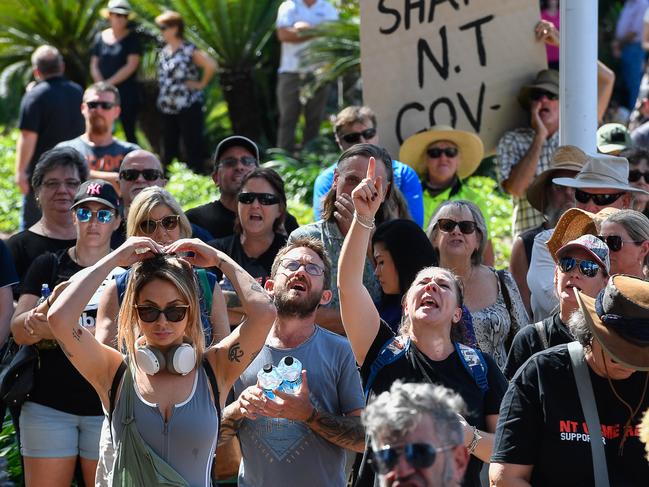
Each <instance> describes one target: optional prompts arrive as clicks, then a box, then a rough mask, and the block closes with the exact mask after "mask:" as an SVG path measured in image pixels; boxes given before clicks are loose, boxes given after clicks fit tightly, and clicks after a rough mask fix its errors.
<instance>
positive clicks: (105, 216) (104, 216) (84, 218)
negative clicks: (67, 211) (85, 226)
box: [75, 207, 113, 223]
mask: <svg viewBox="0 0 649 487" xmlns="http://www.w3.org/2000/svg"><path fill="white" fill-rule="evenodd" d="M75 212H76V215H77V220H79V221H80V222H81V223H86V222H88V221H90V219H91V218H92V215H97V221H98V222H99V223H110V222H111V221H112V219H113V212H112V211H110V210H97V211H92V210H91V209H89V208H84V207H80V208H77V209H76V210H75Z"/></svg>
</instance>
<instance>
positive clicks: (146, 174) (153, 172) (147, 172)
mask: <svg viewBox="0 0 649 487" xmlns="http://www.w3.org/2000/svg"><path fill="white" fill-rule="evenodd" d="M140 174H141V175H142V177H143V178H144V179H145V181H155V180H156V179H162V172H160V171H158V170H157V169H142V170H139V169H124V170H123V171H120V172H119V178H120V179H123V180H124V181H135V180H136V179H137V178H139V177H140Z"/></svg>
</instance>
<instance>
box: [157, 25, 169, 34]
mask: <svg viewBox="0 0 649 487" xmlns="http://www.w3.org/2000/svg"><path fill="white" fill-rule="evenodd" d="M168 28H169V26H168V25H164V24H161V25H159V26H158V29H160V30H161V31H162V32H164V31H165V30H167V29H168Z"/></svg>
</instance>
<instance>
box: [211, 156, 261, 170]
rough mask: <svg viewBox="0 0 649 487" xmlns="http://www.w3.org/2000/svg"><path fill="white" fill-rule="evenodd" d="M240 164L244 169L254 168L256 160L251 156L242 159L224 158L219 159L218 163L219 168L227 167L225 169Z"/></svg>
mask: <svg viewBox="0 0 649 487" xmlns="http://www.w3.org/2000/svg"><path fill="white" fill-rule="evenodd" d="M239 162H241V164H242V165H243V166H246V167H251V166H256V165H257V159H256V158H255V157H252V156H243V157H226V158H225V159H221V160H220V161H219V164H218V165H219V166H223V167H227V168H232V167H236V165H237V164H238V163H239Z"/></svg>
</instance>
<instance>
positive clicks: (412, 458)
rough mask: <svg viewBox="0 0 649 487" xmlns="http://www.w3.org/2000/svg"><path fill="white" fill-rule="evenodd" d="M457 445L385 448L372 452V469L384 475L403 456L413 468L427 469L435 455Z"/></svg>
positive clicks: (425, 444)
mask: <svg viewBox="0 0 649 487" xmlns="http://www.w3.org/2000/svg"><path fill="white" fill-rule="evenodd" d="M456 446H457V445H447V446H441V447H435V446H433V445H431V444H429V443H407V444H405V445H403V446H399V447H392V446H389V445H388V446H385V447H383V448H381V449H380V450H374V451H372V467H373V468H374V470H375V471H376V472H377V473H379V474H381V475H385V474H387V473H388V472H389V471H390V470H392V469H393V468H394V467H395V466H396V465H397V463H398V462H399V457H400V456H401V455H405V457H406V461H407V462H408V463H409V464H410V465H411V466H412V467H413V468H428V467H430V466H432V465H433V464H434V463H435V459H436V458H437V453H439V452H443V451H448V450H452V449H453V448H455V447H456Z"/></svg>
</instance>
